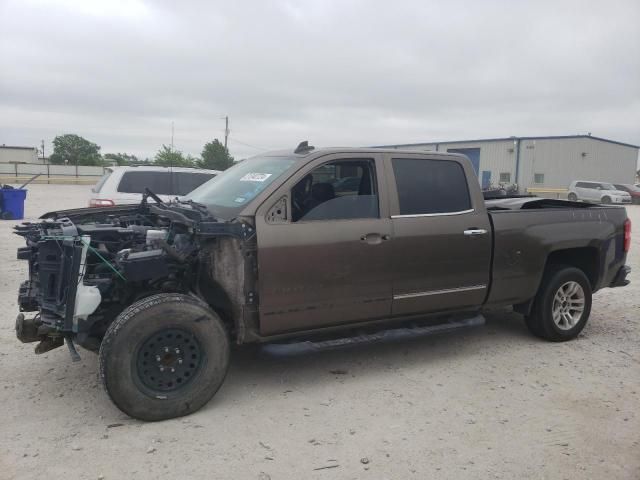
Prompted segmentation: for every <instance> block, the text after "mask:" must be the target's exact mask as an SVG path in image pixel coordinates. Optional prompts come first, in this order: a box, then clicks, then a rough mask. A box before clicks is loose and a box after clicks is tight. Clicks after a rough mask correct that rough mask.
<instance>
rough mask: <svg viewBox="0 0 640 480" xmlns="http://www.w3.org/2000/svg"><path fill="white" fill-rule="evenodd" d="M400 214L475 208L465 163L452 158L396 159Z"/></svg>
mask: <svg viewBox="0 0 640 480" xmlns="http://www.w3.org/2000/svg"><path fill="white" fill-rule="evenodd" d="M391 162H392V165H393V173H394V175H395V177H396V186H397V189H398V202H399V204H400V215H421V214H434V213H453V212H462V211H465V210H470V209H471V199H470V197H469V187H468V185H467V179H466V177H465V174H464V170H463V169H462V166H461V165H460V164H459V163H458V162H454V161H451V160H423V159H418V158H394V159H392V161H391Z"/></svg>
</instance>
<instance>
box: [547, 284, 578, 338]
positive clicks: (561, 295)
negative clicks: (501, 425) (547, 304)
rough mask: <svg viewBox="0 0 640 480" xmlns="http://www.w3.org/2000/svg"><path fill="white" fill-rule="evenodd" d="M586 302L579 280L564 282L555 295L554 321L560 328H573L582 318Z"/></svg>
mask: <svg viewBox="0 0 640 480" xmlns="http://www.w3.org/2000/svg"><path fill="white" fill-rule="evenodd" d="M584 302H585V295H584V290H583V289H582V286H581V285H580V284H579V283H578V282H573V281H572V282H567V283H565V284H563V285H562V286H561V287H560V288H559V289H558V291H557V292H556V294H555V296H554V297H553V307H552V308H553V310H552V315H553V322H554V323H555V324H556V326H557V327H558V328H559V329H560V330H571V329H572V328H573V327H575V326H576V325H577V324H578V322H579V321H580V319H581V318H582V313H583V312H584Z"/></svg>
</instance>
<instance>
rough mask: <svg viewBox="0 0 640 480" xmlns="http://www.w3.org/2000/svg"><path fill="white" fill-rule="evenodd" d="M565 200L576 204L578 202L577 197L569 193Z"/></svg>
mask: <svg viewBox="0 0 640 480" xmlns="http://www.w3.org/2000/svg"><path fill="white" fill-rule="evenodd" d="M567 198H568V199H569V200H570V201H572V202H577V201H578V196H577V195H576V194H575V193H570V194H569V195H568V196H567Z"/></svg>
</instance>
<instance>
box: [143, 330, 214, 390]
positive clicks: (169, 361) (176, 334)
mask: <svg viewBox="0 0 640 480" xmlns="http://www.w3.org/2000/svg"><path fill="white" fill-rule="evenodd" d="M132 359H134V357H132ZM204 360H205V359H204V352H203V351H202V348H201V346H200V342H198V339H197V338H196V336H195V335H193V334H192V333H191V332H189V331H187V330H183V329H179V328H167V329H165V330H160V331H158V332H156V333H154V334H153V335H150V336H149V338H148V339H147V340H146V341H145V342H144V343H143V344H142V346H141V347H140V349H139V350H138V354H137V355H136V356H135V359H134V361H135V363H136V369H137V374H138V377H137V379H138V380H139V381H140V382H142V385H143V386H144V387H145V388H148V389H149V390H152V391H155V392H173V391H175V390H178V389H180V388H181V387H185V386H187V385H188V384H189V382H190V381H192V380H193V378H194V377H195V376H196V375H197V373H198V371H199V370H200V366H201V364H202V363H203V362H204Z"/></svg>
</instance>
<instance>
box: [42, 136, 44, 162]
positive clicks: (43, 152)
mask: <svg viewBox="0 0 640 480" xmlns="http://www.w3.org/2000/svg"><path fill="white" fill-rule="evenodd" d="M44 158H45V157H44V140H42V163H44Z"/></svg>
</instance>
